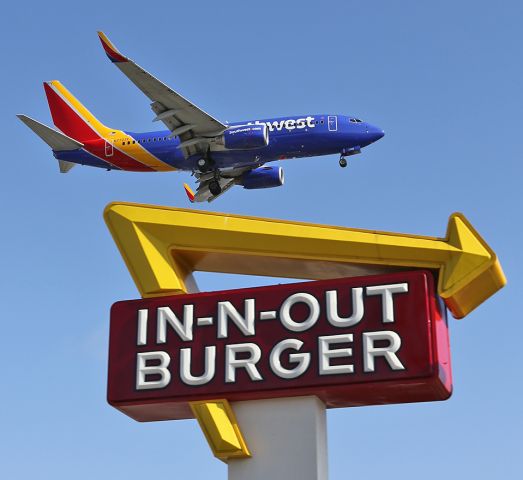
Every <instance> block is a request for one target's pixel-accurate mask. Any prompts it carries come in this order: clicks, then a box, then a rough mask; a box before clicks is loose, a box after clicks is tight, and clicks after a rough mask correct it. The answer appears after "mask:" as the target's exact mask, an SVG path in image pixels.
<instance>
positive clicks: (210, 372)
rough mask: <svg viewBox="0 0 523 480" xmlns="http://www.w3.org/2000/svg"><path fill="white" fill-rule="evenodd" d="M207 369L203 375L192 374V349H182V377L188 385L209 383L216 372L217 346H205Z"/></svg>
mask: <svg viewBox="0 0 523 480" xmlns="http://www.w3.org/2000/svg"><path fill="white" fill-rule="evenodd" d="M204 355H205V370H204V372H203V374H202V375H200V376H199V377H195V376H193V375H192V374H191V349H190V348H182V349H181V350H180V378H181V380H182V382H183V383H185V384H186V385H205V384H206V383H209V382H210V381H211V380H212V379H213V378H214V374H215V372H216V347H215V346H214V345H212V346H209V347H205V353H204Z"/></svg>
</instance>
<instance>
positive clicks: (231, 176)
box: [18, 32, 384, 202]
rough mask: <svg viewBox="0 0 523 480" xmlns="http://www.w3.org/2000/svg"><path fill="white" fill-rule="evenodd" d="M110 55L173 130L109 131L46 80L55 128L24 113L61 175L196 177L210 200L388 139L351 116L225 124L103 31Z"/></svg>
mask: <svg viewBox="0 0 523 480" xmlns="http://www.w3.org/2000/svg"><path fill="white" fill-rule="evenodd" d="M98 35H99V37H100V40H101V42H102V46H103V48H104V50H105V53H106V54H107V56H108V57H109V59H110V60H111V62H113V63H114V64H115V65H116V66H117V67H118V68H119V69H120V70H121V71H122V72H123V73H124V74H125V75H126V76H127V78H129V80H131V81H132V82H133V83H134V84H135V85H136V86H137V87H138V88H139V89H140V90H141V91H142V92H143V93H144V94H145V95H146V96H147V97H148V98H149V100H150V101H151V102H152V103H151V108H152V110H153V112H154V114H155V115H156V117H155V118H154V121H159V122H162V123H163V124H164V125H165V126H166V127H167V129H168V130H158V131H153V132H147V133H134V132H128V131H123V130H117V129H113V128H109V127H106V126H105V125H104V124H102V123H101V122H100V121H99V120H97V119H96V117H95V116H94V115H93V114H92V113H91V112H89V110H87V109H86V108H85V107H84V106H83V105H82V104H81V103H80V102H79V101H78V100H77V99H76V98H75V97H74V96H73V95H72V94H71V92H69V90H67V89H66V88H65V87H64V86H63V85H62V84H61V83H60V82H59V81H56V80H54V81H50V82H45V83H44V88H45V93H46V95H47V100H48V102H49V108H50V110H51V116H52V118H53V123H54V125H55V127H56V129H53V128H50V127H48V126H46V125H44V124H42V123H40V122H37V121H36V120H34V119H32V118H30V117H28V116H26V115H18V117H19V118H20V120H22V121H23V122H24V123H25V124H26V125H27V126H28V127H29V128H31V129H32V130H33V131H34V132H35V133H36V134H37V135H38V136H39V137H40V138H41V139H42V140H44V142H46V143H47V144H48V145H49V146H50V147H51V148H52V150H53V155H54V156H55V158H56V159H57V160H58V163H59V167H60V171H61V172H62V173H66V172H68V171H69V170H70V169H71V168H72V167H74V166H75V165H77V164H79V165H89V166H92V167H100V168H105V169H107V170H127V171H135V172H166V171H173V170H182V171H187V172H191V173H192V174H193V175H194V176H195V178H196V181H197V184H198V186H197V189H196V192H193V191H192V190H191V188H190V187H189V186H188V185H187V184H185V190H186V193H187V196H188V197H189V200H190V201H191V202H203V201H209V202H210V201H212V200H214V199H215V198H217V197H218V196H219V195H221V194H222V193H224V192H225V191H227V190H228V189H229V188H231V187H232V186H234V185H241V186H243V187H244V188H246V189H256V188H270V187H278V186H281V185H283V181H284V177H283V169H282V168H281V167H278V166H267V165H266V164H268V163H270V162H274V161H277V160H285V159H292V158H303V157H312V156H320V155H331V154H339V155H340V160H339V163H340V166H341V167H346V166H347V160H346V157H349V156H351V155H355V154H357V153H360V152H361V149H362V148H363V147H366V146H367V145H370V144H371V143H373V142H375V141H376V140H379V139H380V138H381V137H383V134H384V132H383V130H382V129H381V128H378V127H376V126H374V125H371V124H369V123H367V122H363V121H362V120H360V119H358V118H356V117H353V116H347V115H331V114H308V115H298V116H289V117H282V118H266V119H257V120H250V121H245V122H235V123H227V122H221V121H219V120H217V119H215V118H214V117H212V116H211V115H209V114H208V113H206V112H204V111H203V110H201V109H200V108H198V107H197V106H196V105H194V104H193V103H191V102H190V101H189V100H187V99H185V98H184V97H182V96H181V95H180V94H179V93H177V92H175V91H174V90H172V89H171V88H169V87H168V86H167V85H165V84H164V83H162V82H161V81H160V80H158V79H157V78H155V77H154V76H153V75H151V74H150V73H148V72H146V71H145V70H144V69H143V68H141V67H140V66H139V65H137V64H136V63H134V62H133V61H132V60H130V59H129V58H127V57H125V56H123V55H122V54H121V53H120V52H119V51H118V50H117V49H116V47H115V46H114V45H113V44H112V43H111V42H110V41H109V39H108V38H107V37H106V36H105V35H104V34H103V33H102V32H98Z"/></svg>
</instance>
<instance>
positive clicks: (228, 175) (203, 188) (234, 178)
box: [183, 167, 253, 203]
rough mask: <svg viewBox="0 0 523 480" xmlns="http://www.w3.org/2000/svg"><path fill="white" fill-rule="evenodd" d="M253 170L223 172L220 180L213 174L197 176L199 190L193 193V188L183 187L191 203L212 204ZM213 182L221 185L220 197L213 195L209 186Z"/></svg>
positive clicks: (245, 168)
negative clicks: (244, 174) (242, 176)
mask: <svg viewBox="0 0 523 480" xmlns="http://www.w3.org/2000/svg"><path fill="white" fill-rule="evenodd" d="M252 169H253V167H240V168H231V169H226V170H222V171H221V172H220V173H221V175H220V177H219V178H218V179H216V178H215V176H214V173H213V172H209V173H203V174H195V175H196V182H197V183H198V188H197V189H196V192H193V191H192V189H191V187H189V185H187V184H186V183H184V184H183V186H184V188H185V193H186V194H187V197H188V198H189V201H190V202H191V203H195V202H212V201H213V200H216V199H217V198H218V197H220V196H221V195H223V194H224V193H225V192H226V191H227V190H229V189H230V188H231V187H234V185H237V184H238V183H239V179H240V177H241V175H242V174H243V173H245V172H247V171H248V170H252ZM212 181H217V182H218V183H219V185H220V188H221V192H220V193H219V194H218V195H214V194H212V193H211V190H210V188H209V186H210V183H211V182H212Z"/></svg>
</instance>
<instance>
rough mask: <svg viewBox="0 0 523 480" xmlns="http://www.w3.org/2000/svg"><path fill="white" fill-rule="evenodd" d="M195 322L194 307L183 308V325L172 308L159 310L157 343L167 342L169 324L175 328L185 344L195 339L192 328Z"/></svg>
mask: <svg viewBox="0 0 523 480" xmlns="http://www.w3.org/2000/svg"><path fill="white" fill-rule="evenodd" d="M193 322H194V305H184V306H183V323H182V322H180V320H179V319H178V317H177V316H176V314H175V313H174V312H173V311H172V310H171V309H170V307H160V308H158V315H157V320H156V323H157V327H156V343H158V344H160V343H165V342H167V323H169V325H170V326H171V327H172V328H173V330H174V331H175V332H176V333H177V335H178V336H179V337H180V338H181V339H182V340H183V341H185V342H190V341H192V339H193V334H192V327H193Z"/></svg>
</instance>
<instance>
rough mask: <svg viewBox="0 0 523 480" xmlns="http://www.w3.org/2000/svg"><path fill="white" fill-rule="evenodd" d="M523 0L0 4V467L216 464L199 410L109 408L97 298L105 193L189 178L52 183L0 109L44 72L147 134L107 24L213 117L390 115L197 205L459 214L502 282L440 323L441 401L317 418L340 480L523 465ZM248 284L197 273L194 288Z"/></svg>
mask: <svg viewBox="0 0 523 480" xmlns="http://www.w3.org/2000/svg"><path fill="white" fill-rule="evenodd" d="M522 14H523V6H522V3H521V2H520V1H504V2H492V1H478V0H475V1H460V2H457V1H455V0H454V1H447V0H445V1H444V0H441V1H438V2H420V1H415V0H409V1H402V2H391V1H387V0H382V1H367V2H363V1H361V0H359V1H352V0H350V1H347V0H344V1H332V2H330V1H325V2H319V1H314V2H309V1H301V2H282V1H273V0H266V1H263V2H245V1H242V2H240V1H235V2H211V1H208V2H203V1H202V2H178V1H172V0H171V1H168V2H164V1H155V2H140V3H133V2H119V1H113V2H98V1H90V2H82V3H79V4H76V3H72V2H52V1H49V2H30V4H27V2H7V3H6V4H5V5H4V6H3V7H2V15H1V17H0V38H1V42H0V45H1V47H0V48H1V52H2V55H1V57H2V75H1V77H0V82H1V89H0V91H1V92H2V93H1V99H2V101H1V105H2V115H1V116H0V126H1V131H2V137H3V138H2V146H3V152H4V153H3V155H2V160H1V164H2V167H1V174H0V204H1V205H2V223H1V225H2V227H1V228H2V231H1V233H2V235H1V236H0V252H1V253H0V268H1V271H2V273H3V275H2V278H1V280H0V282H1V283H0V291H1V292H2V293H1V297H0V298H1V300H2V302H1V310H2V317H3V319H2V329H1V331H2V335H1V338H2V347H1V349H0V352H1V353H0V360H1V365H2V375H1V377H2V382H1V383H0V394H1V396H0V399H1V400H0V405H1V407H0V477H2V478H6V479H10V480H16V479H34V478H38V479H53V480H59V479H70V478H75V479H79V480H80V479H92V478H126V479H127V480H132V479H143V478H144V477H145V475H147V476H148V477H147V478H155V477H156V476H162V478H173V479H174V478H191V479H194V480H198V479H202V480H203V479H209V478H217V479H219V478H222V479H225V478H226V469H225V466H224V465H223V464H222V463H221V462H219V461H217V460H215V459H214V458H213V457H212V456H211V454H210V452H209V451H208V447H207V445H206V443H205V442H204V439H203V435H202V434H201V432H200V431H199V429H198V427H197V425H196V423H195V422H194V421H181V422H163V423H150V424H139V423H135V422H134V421H132V420H130V419H129V418H127V417H126V416H124V415H123V414H120V413H119V412H117V411H116V410H114V409H112V408H111V407H110V406H108V404H107V403H106V401H105V389H106V385H105V384H106V360H107V352H106V351H107V337H108V321H109V308H110V305H111V304H112V303H113V302H114V301H116V300H120V299H125V298H136V297H137V296H138V293H137V291H136V289H135V287H134V284H133V283H132V280H131V278H130V276H129V274H128V272H127V270H126V268H125V266H124V264H123V262H122V260H121V258H120V257H119V254H118V252H117V250H116V247H115V245H114V244H113V241H112V239H111V237H110V236H109V233H108V231H107V230H106V227H105V225H104V223H103V221H102V211H103V208H104V206H105V205H106V204H107V203H108V202H110V201H113V200H125V201H135V202H143V203H153V204H162V205H172V206H181V207H187V206H188V204H187V200H186V197H185V193H184V191H183V188H182V183H183V182H184V181H187V180H188V179H189V176H188V175H187V174H181V173H169V174H136V173H118V172H110V173H108V172H105V171H103V170H96V169H89V168H76V169H74V170H73V171H71V172H70V173H69V174H68V175H60V174H59V173H58V168H57V165H56V162H55V160H54V159H53V158H52V156H51V153H50V151H49V150H48V148H47V147H46V145H44V144H43V143H42V142H41V141H39V139H38V138H36V137H35V136H34V135H33V134H32V133H31V132H30V131H29V130H28V129H27V128H26V127H25V126H24V125H22V124H21V123H20V122H19V121H18V120H17V119H16V118H15V114H16V113H22V112H23V113H26V114H28V115H31V116H34V117H35V118H37V119H39V120H41V121H44V122H46V123H50V115H49V112H48V108H47V103H46V100H45V96H44V92H43V88H42V85H41V82H42V81H44V80H52V79H59V80H61V81H62V82H63V83H64V84H65V85H66V86H67V87H68V88H69V89H71V90H72V91H73V93H75V94H76V95H77V96H78V97H79V98H80V99H81V100H82V101H83V102H84V103H85V104H86V105H87V106H88V108H90V109H91V110H92V111H93V113H95V114H96V115H97V116H98V117H99V118H100V119H101V120H102V121H104V122H105V123H106V124H109V125H111V126H114V127H118V128H122V129H129V130H138V131H139V130H147V129H149V128H150V129H153V127H154V126H156V124H154V125H153V124H151V119H152V114H151V112H150V110H149V105H148V101H147V99H146V98H145V97H144V96H143V95H142V94H141V92H139V91H138V90H137V89H136V88H135V87H134V86H133V85H132V84H130V83H129V82H128V80H127V79H126V78H125V77H124V76H123V75H122V74H121V73H120V72H119V71H118V70H117V69H116V68H114V66H112V65H111V64H110V62H109V61H108V60H107V58H106V57H105V55H104V53H103V51H102V49H101V46H100V45H99V41H98V38H97V37H96V30H98V29H103V30H104V31H105V32H106V33H107V34H108V35H109V36H110V38H111V39H112V40H113V41H114V42H115V43H116V45H118V46H119V47H120V48H121V49H122V51H124V52H125V53H127V54H128V55H129V56H131V58H133V59H135V60H136V61H137V62H138V63H140V64H141V65H143V66H144V67H145V68H147V69H148V70H149V71H151V72H152V73H154V74H155V75H157V76H158V77H159V78H160V79H162V80H163V81H165V82H166V83H167V84H169V85H170V86H172V87H173V88H175V89H176V90H178V91H179V92H181V93H182V94H183V95H184V96H186V97H188V98H189V99H191V100H192V101H194V102H195V103H196V104H197V105H199V106H201V107H202V108H204V109H205V110H207V111H208V112H210V113H212V114H213V115H214V116H216V117H217V118H219V119H221V120H229V121H234V120H244V119H249V118H256V117H270V116H278V115H290V114H303V113H309V112H333V113H347V114H348V113H350V114H354V115H357V116H359V117H361V118H363V119H365V120H368V121H369V122H371V123H375V124H377V125H380V126H381V127H382V128H384V130H385V131H386V136H385V137H384V138H383V139H382V140H380V141H379V142H378V143H377V144H375V145H372V146H370V147H369V148H367V149H366V150H365V151H364V153H363V154H362V155H360V156H357V157H355V158H354V160H353V161H352V162H351V164H350V166H349V168H347V169H345V170H341V169H340V168H339V167H338V158H337V157H336V156H332V157H322V158H313V159H307V160H301V161H295V162H293V161H288V162H284V163H282V165H283V166H284V167H285V171H286V185H285V187H283V188H280V189H273V190H266V191H263V190H262V191H244V190H242V189H241V188H235V189H233V190H232V191H230V192H228V193H227V195H224V196H223V197H222V198H221V199H219V200H218V201H216V202H215V203H213V204H211V205H210V206H208V205H204V206H197V207H196V208H204V209H210V210H216V211H224V212H230V213H239V214H249V215H258V216H268V217H275V218H284V219H293V220H303V221H311V222H321V223H326V224H336V225H343V226H350V227H360V228H371V229H379V230H390V231H398V232H406V233H417V234H427V235H438V236H443V235H444V233H445V228H446V222H447V218H448V215H449V214H450V213H452V212H453V211H461V212H463V213H465V215H467V217H468V218H469V219H470V221H471V222H472V224H473V225H474V226H475V227H476V228H477V229H478V230H479V232H481V234H482V235H483V236H484V238H485V239H486V240H487V241H488V242H489V243H490V245H491V246H492V247H493V248H494V249H495V251H496V252H497V253H498V255H499V257H500V259H501V263H502V265H503V267H504V270H505V273H506V275H507V277H508V281H509V284H508V286H507V287H506V288H505V289H504V290H503V291H501V292H500V293H498V294H497V295H496V296H495V297H493V298H492V299H490V300H489V301H487V302H486V303H485V304H484V305H482V306H481V307H480V308H479V309H478V310H477V311H475V312H473V313H472V314H471V315H470V316H469V317H467V318H466V319H465V320H463V321H456V320H453V319H452V321H451V322H450V323H451V345H452V350H453V370H454V382H455V391H454V395H453V397H452V398H451V399H450V400H449V401H447V402H442V403H427V404H417V405H393V406H383V407H367V408H356V409H345V410H337V411H330V412H329V414H328V421H329V445H330V448H329V454H330V460H329V461H330V473H331V479H333V480H336V479H356V478H362V477H363V476H365V478H366V479H369V480H371V479H380V478H383V475H386V476H387V478H390V479H402V480H408V479H418V478H420V477H421V476H422V477H423V478H424V479H426V480H429V479H439V478H441V477H442V476H445V477H448V478H474V479H492V478H510V479H512V478H516V477H519V475H520V474H521V468H520V466H519V463H520V461H521V459H520V456H521V431H522V427H523V425H522V415H521V397H522V395H523V386H522V382H521V368H520V363H521V354H520V351H519V350H520V348H521V344H522V340H521V339H522V337H523V331H522V328H521V324H522V321H521V310H522V308H523V295H522V294H521V291H522V285H523V270H522V263H523V262H522V256H521V249H522V244H523V235H522V233H523V229H522V226H521V218H522V214H521V211H522V206H523V202H522V200H521V195H522V193H521V190H522V189H521V178H522V177H523V168H522V151H523V135H522V134H521V131H522V122H521V118H522V114H523V111H522V105H523V102H522V99H523V95H522V93H521V92H522V85H523V78H522V77H523V75H522V74H523V63H522V61H521V45H522V44H523V35H522V30H521V19H522V18H523V16H522ZM264 281H265V280H259V279H250V280H249V281H248V283H250V284H260V283H263V282H264ZM245 283H246V282H245V281H242V280H241V279H238V278H233V277H227V278H226V277H223V276H215V275H201V276H200V286H201V288H202V289H218V288H227V287H233V286H240V285H245Z"/></svg>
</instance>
